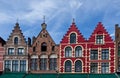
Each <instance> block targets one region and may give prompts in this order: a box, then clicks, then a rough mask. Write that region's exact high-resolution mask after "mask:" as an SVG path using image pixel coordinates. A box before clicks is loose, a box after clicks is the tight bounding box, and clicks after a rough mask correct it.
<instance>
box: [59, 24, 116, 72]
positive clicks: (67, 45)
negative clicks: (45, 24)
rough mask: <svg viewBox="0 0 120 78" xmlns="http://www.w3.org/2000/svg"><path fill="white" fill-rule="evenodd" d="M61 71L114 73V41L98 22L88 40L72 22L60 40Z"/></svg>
mask: <svg viewBox="0 0 120 78" xmlns="http://www.w3.org/2000/svg"><path fill="white" fill-rule="evenodd" d="M59 55H60V58H59V62H60V64H59V71H60V72H61V73H65V72H68V73H71V72H72V73H75V72H76V73H114V72H115V58H114V57H115V48H114V42H113V40H112V38H111V37H110V35H109V34H108V32H107V31H106V30H105V28H104V26H103V25H102V24H101V23H100V22H99V23H98V25H97V27H96V28H95V30H94V32H93V33H92V35H91V36H90V38H89V39H88V40H85V38H84V37H83V36H82V34H81V33H80V31H79V30H78V28H77V27H76V25H75V23H74V22H73V23H72V25H71V26H70V28H69V30H68V31H67V33H66V34H65V36H64V37H63V39H62V41H61V42H60V52H59Z"/></svg>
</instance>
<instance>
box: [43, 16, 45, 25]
mask: <svg viewBox="0 0 120 78" xmlns="http://www.w3.org/2000/svg"><path fill="white" fill-rule="evenodd" d="M43 23H45V15H44V16H43Z"/></svg>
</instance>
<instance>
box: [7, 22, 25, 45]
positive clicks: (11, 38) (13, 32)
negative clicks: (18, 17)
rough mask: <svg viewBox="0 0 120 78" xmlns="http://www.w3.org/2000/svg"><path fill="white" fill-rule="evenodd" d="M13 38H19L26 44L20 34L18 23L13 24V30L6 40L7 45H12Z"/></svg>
mask: <svg viewBox="0 0 120 78" xmlns="http://www.w3.org/2000/svg"><path fill="white" fill-rule="evenodd" d="M14 36H17V37H19V38H20V39H21V41H22V42H24V43H26V39H25V37H24V35H23V33H22V30H21V29H20V26H19V23H18V22H17V23H16V24H15V26H14V29H13V30H12V33H11V34H10V36H9V38H8V39H7V43H12V42H13V37H14Z"/></svg>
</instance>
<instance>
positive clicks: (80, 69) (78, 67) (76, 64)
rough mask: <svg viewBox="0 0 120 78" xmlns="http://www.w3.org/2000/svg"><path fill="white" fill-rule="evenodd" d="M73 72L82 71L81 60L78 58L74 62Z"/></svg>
mask: <svg viewBox="0 0 120 78" xmlns="http://www.w3.org/2000/svg"><path fill="white" fill-rule="evenodd" d="M75 72H82V62H81V61H80V60H77V61H76V62H75Z"/></svg>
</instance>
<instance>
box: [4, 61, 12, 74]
mask: <svg viewBox="0 0 120 78" xmlns="http://www.w3.org/2000/svg"><path fill="white" fill-rule="evenodd" d="M5 71H6V72H8V71H11V61H10V60H5Z"/></svg>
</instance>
